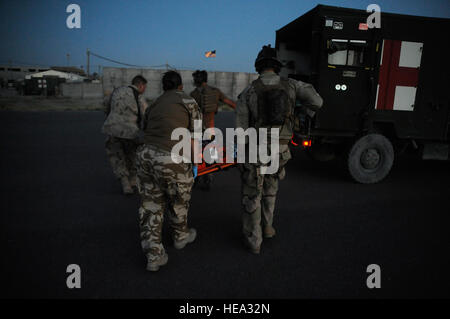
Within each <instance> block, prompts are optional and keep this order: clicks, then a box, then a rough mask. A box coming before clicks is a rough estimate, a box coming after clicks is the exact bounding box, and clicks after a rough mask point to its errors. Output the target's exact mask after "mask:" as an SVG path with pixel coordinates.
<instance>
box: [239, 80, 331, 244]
mask: <svg viewBox="0 0 450 319" xmlns="http://www.w3.org/2000/svg"><path fill="white" fill-rule="evenodd" d="M259 78H260V79H261V80H262V82H263V83H264V84H265V85H276V84H278V83H279V82H280V76H279V75H277V74H276V73H274V72H264V73H262V74H261V75H260V77H259ZM288 84H289V86H290V90H289V92H288V94H289V97H290V99H291V100H293V101H295V100H297V99H298V100H300V101H301V103H302V105H303V107H306V108H307V109H308V110H310V111H311V112H315V111H317V110H319V109H320V107H321V106H322V103H323V101H322V98H321V97H320V95H319V94H318V93H317V92H316V90H315V89H314V87H313V86H312V85H311V84H309V83H305V82H301V81H296V80H293V79H289V80H288ZM257 101H258V97H257V95H256V91H255V89H254V87H253V86H252V84H251V85H249V86H248V87H247V88H246V89H245V90H244V91H243V92H242V93H241V94H240V95H239V98H238V101H237V104H236V110H235V112H236V128H243V129H244V130H246V129H248V128H249V127H250V125H251V124H250V123H251V119H252V118H253V119H256V118H258V103H257ZM292 111H293V110H292ZM291 136H292V131H288V132H286V133H285V136H282V134H281V133H280V145H279V154H278V156H279V169H278V172H277V173H275V174H270V175H269V174H261V173H260V167H261V165H260V164H258V163H255V164H251V163H245V164H240V165H239V166H240V170H241V180H242V190H241V198H242V207H243V214H242V229H243V233H244V236H245V237H246V239H247V241H248V243H250V244H251V245H252V246H254V247H258V246H260V245H261V243H262V227H264V226H266V225H267V226H272V223H273V216H274V210H275V202H276V196H277V192H278V182H279V181H280V180H281V179H283V178H284V177H285V175H286V171H285V165H286V163H287V162H288V161H289V159H290V158H291V153H290V150H289V146H288V144H287V143H286V142H288V141H289V139H290V138H291ZM283 138H285V139H287V140H285V141H283ZM268 146H269V145H268ZM269 150H270V148H269Z"/></svg>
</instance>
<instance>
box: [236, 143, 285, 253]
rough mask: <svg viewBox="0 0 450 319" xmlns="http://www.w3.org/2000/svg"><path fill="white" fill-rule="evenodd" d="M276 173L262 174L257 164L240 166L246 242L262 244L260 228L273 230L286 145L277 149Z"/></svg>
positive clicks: (283, 171)
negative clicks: (277, 162)
mask: <svg viewBox="0 0 450 319" xmlns="http://www.w3.org/2000/svg"><path fill="white" fill-rule="evenodd" d="M278 156H279V163H280V165H279V169H278V172H277V173H275V174H261V173H260V167H261V166H260V165H259V164H250V163H245V164H239V169H240V171H241V180H242V189H241V194H242V207H243V214H242V231H243V233H244V236H245V237H246V239H247V240H248V242H249V243H250V244H251V245H252V246H254V247H258V246H259V245H261V243H262V227H264V226H266V225H267V226H272V223H273V215H274V210H275V201H276V196H277V192H278V182H279V181H280V180H282V179H284V177H285V176H286V171H285V165H286V163H287V162H288V161H289V159H290V158H291V153H290V150H289V146H288V145H280V149H279V154H278Z"/></svg>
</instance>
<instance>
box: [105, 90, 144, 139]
mask: <svg viewBox="0 0 450 319" xmlns="http://www.w3.org/2000/svg"><path fill="white" fill-rule="evenodd" d="M134 88H136V87H134ZM136 89H137V88H136ZM138 101H139V106H138V105H137V103H136V99H135V97H134V93H133V89H132V88H131V87H129V86H123V87H119V88H117V89H115V90H114V92H113V93H112V94H111V97H110V98H109V100H108V98H105V100H104V107H105V109H104V110H105V112H106V113H108V116H107V118H106V121H105V123H104V124H103V127H102V132H103V133H104V134H107V135H111V136H115V137H120V138H128V139H134V138H136V137H137V136H138V134H139V125H138V107H139V108H140V110H141V115H142V116H143V114H144V112H145V109H146V107H147V103H146V102H145V99H144V98H143V96H142V95H140V96H139V98H138ZM108 105H109V108H108V107H106V106H108ZM139 124H140V123H139Z"/></svg>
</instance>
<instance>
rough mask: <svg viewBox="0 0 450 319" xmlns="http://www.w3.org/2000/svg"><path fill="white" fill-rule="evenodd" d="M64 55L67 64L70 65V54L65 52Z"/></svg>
mask: <svg viewBox="0 0 450 319" xmlns="http://www.w3.org/2000/svg"><path fill="white" fill-rule="evenodd" d="M66 57H67V66H70V54H69V53H67V54H66Z"/></svg>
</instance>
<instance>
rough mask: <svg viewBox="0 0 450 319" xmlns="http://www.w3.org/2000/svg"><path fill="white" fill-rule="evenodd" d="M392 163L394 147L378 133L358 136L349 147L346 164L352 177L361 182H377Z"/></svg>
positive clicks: (386, 172)
mask: <svg viewBox="0 0 450 319" xmlns="http://www.w3.org/2000/svg"><path fill="white" fill-rule="evenodd" d="M393 163H394V148H393V147H392V144H391V142H390V141H389V140H388V139H387V138H386V137H384V136H383V135H380V134H368V135H365V136H363V137H361V138H359V139H358V140H357V141H356V142H355V143H354V144H353V146H352V147H351V148H350V152H349V154H348V160H347V166H348V171H349V173H350V175H351V176H352V177H353V179H354V180H355V181H357V182H359V183H362V184H373V183H378V182H379V181H381V180H382V179H384V178H385V177H386V176H387V175H388V174H389V171H390V170H391V168H392V164H393Z"/></svg>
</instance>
